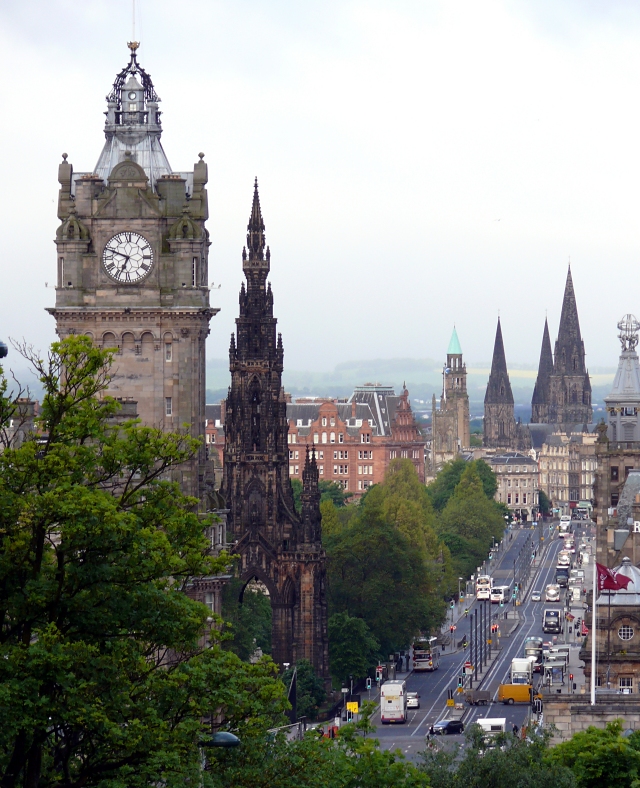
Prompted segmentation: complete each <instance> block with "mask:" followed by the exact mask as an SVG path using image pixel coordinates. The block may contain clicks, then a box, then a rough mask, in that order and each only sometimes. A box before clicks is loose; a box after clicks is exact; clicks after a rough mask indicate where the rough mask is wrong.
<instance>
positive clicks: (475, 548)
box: [440, 463, 504, 576]
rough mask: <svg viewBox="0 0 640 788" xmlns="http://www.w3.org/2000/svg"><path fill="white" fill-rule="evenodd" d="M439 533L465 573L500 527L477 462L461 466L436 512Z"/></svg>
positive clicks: (474, 566) (502, 524)
mask: <svg viewBox="0 0 640 788" xmlns="http://www.w3.org/2000/svg"><path fill="white" fill-rule="evenodd" d="M440 528H441V535H442V537H443V539H444V541H445V543H446V544H447V545H448V546H449V549H450V550H451V555H452V558H453V561H454V564H455V566H456V567H457V569H458V571H459V572H460V573H461V574H463V575H465V576H469V574H471V573H472V572H473V571H475V568H476V566H477V565H478V564H479V563H481V561H482V560H484V558H485V556H486V555H487V552H488V550H489V548H490V546H491V544H492V539H494V538H495V539H499V538H500V536H501V535H502V532H503V530H504V520H503V519H502V517H501V516H500V514H499V512H498V510H497V508H496V506H495V504H494V502H493V501H490V500H489V499H488V498H487V496H486V494H485V491H484V487H483V482H482V479H481V477H480V474H479V473H478V469H477V465H476V464H475V463H469V464H468V466H467V467H466V468H465V470H464V472H463V474H462V476H461V477H460V481H459V483H458V484H457V485H456V488H455V491H454V494H453V495H452V496H451V497H450V498H449V501H448V502H447V505H446V506H445V508H444V510H443V511H442V514H441V515H440Z"/></svg>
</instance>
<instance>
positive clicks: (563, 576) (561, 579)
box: [556, 566, 569, 588]
mask: <svg viewBox="0 0 640 788" xmlns="http://www.w3.org/2000/svg"><path fill="white" fill-rule="evenodd" d="M568 582H569V567H568V566H556V585H559V586H561V587H562V588H566V587H567V583H568Z"/></svg>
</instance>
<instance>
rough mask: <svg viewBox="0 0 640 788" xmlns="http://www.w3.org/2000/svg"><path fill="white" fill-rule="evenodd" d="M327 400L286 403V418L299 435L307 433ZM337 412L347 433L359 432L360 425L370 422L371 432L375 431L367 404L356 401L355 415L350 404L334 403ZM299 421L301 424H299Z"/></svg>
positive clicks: (373, 421)
mask: <svg viewBox="0 0 640 788" xmlns="http://www.w3.org/2000/svg"><path fill="white" fill-rule="evenodd" d="M326 402H327V400H320V399H319V400H318V401H317V402H289V403H287V419H289V420H290V421H292V422H293V423H294V424H295V425H296V427H297V429H298V432H299V434H300V435H308V434H309V432H310V431H311V424H312V423H313V422H314V421H316V420H317V419H318V416H319V414H320V407H321V406H322V405H324V404H326ZM334 404H335V408H336V410H337V412H338V418H340V420H341V421H343V422H344V423H345V424H346V425H347V426H346V429H347V433H348V434H350V435H357V434H358V433H359V432H360V427H361V426H362V424H364V423H371V425H372V431H373V434H374V435H376V434H379V433H378V432H377V425H376V423H375V419H374V417H373V414H372V413H371V408H370V407H369V405H368V404H366V403H362V404H358V403H356V415H355V418H354V417H353V416H352V411H351V405H350V404H349V403H346V402H341V403H334ZM299 422H301V424H299Z"/></svg>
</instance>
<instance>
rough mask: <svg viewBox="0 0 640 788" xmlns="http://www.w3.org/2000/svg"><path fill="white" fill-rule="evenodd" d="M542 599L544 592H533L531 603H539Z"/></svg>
mask: <svg viewBox="0 0 640 788" xmlns="http://www.w3.org/2000/svg"><path fill="white" fill-rule="evenodd" d="M541 598H542V592H541V591H532V592H531V601H532V602H539V601H540V600H541Z"/></svg>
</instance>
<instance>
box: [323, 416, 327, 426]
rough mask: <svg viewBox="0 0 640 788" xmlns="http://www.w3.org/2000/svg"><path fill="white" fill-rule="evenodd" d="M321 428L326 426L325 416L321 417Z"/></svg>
mask: <svg viewBox="0 0 640 788" xmlns="http://www.w3.org/2000/svg"><path fill="white" fill-rule="evenodd" d="M322 426H323V427H326V426H327V417H326V416H323V417H322Z"/></svg>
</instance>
